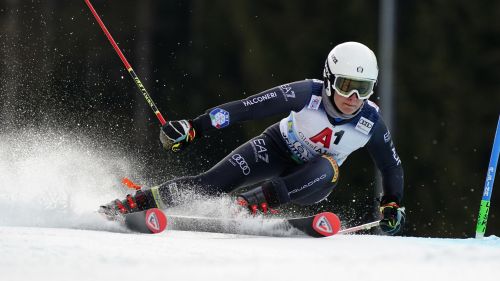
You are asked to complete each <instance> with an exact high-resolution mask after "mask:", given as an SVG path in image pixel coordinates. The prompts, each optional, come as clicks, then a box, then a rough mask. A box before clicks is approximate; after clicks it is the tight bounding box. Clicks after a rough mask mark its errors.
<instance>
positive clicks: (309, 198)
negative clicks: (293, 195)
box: [292, 184, 335, 206]
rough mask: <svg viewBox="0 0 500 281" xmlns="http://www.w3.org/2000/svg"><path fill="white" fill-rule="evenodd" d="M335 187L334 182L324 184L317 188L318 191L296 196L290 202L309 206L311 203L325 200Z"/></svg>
mask: <svg viewBox="0 0 500 281" xmlns="http://www.w3.org/2000/svg"><path fill="white" fill-rule="evenodd" d="M334 188H335V185H334V184H329V185H326V186H324V187H323V188H321V189H319V190H318V191H316V192H314V193H312V194H309V195H306V196H304V197H302V198H297V199H295V200H293V201H292V203H294V204H297V205H300V206H309V205H313V204H316V203H319V202H321V201H323V200H325V199H326V198H327V197H328V195H330V193H332V191H333V189H334Z"/></svg>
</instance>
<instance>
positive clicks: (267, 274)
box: [0, 134, 500, 281]
mask: <svg viewBox="0 0 500 281" xmlns="http://www.w3.org/2000/svg"><path fill="white" fill-rule="evenodd" d="M56 136H57V135H56ZM20 140H22V141H20ZM131 173H133V167H132V165H131V164H130V163H129V162H128V161H127V160H126V157H121V156H119V155H116V154H113V153H111V152H109V151H108V150H100V149H98V148H95V147H94V148H89V146H85V145H82V144H81V143H75V142H74V141H73V139H71V138H69V139H66V138H64V137H60V136H58V137H57V138H54V136H47V135H42V136H41V135H38V136H37V135H35V134H29V137H26V136H19V135H15V136H3V137H2V138H0V183H1V185H0V280H2V281H11V280H12V281H14V280H15V281H17V280H51V281H58V280H64V281H66V280H73V281H75V280H76V281H78V280H140V281H146V280H220V281H223V280H231V281H233V280H238V281H240V280H287V281H290V280H419V281H420V280H453V281H457V280H499V279H498V278H499V276H500V238H498V237H496V236H489V237H486V238H484V239H480V240H476V239H439V238H417V237H385V236H370V235H351V236H340V235H339V236H333V237H329V238H321V239H314V238H307V237H297V236H295V237H292V238H283V237H281V238H277V237H260V236H244V235H234V234H217V233H201V232H199V233H197V232H185V231H175V230H170V231H166V232H164V233H161V234H158V235H145V234H135V233H130V232H127V231H126V230H125V229H123V228H122V227H121V226H120V225H117V224H116V223H113V222H108V221H105V220H104V219H103V218H102V217H101V216H100V215H98V214H96V212H95V210H96V207H97V206H98V205H99V204H101V203H103V202H107V201H110V200H112V199H114V198H117V197H121V196H123V195H124V193H125V192H127V191H126V190H123V189H120V188H117V187H116V185H117V182H119V179H120V177H121V176H124V175H128V174H131ZM189 198H196V196H194V197H193V196H192V195H189ZM202 202H203V203H202V204H200V202H198V203H197V204H193V205H192V206H191V207H189V208H188V209H189V210H184V212H190V213H191V214H198V215H207V213H206V212H208V211H210V209H211V208H212V209H215V210H225V209H228V208H226V207H227V205H228V202H229V201H228V200H226V199H224V198H223V199H211V200H202ZM194 206H197V208H194ZM229 209H230V208H229ZM173 211H176V212H182V211H183V210H173ZM230 212H231V211H230ZM218 215H227V214H218Z"/></svg>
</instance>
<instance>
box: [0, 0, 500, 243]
mask: <svg viewBox="0 0 500 281" xmlns="http://www.w3.org/2000/svg"><path fill="white" fill-rule="evenodd" d="M92 3H93V5H94V7H95V8H96V10H97V12H98V13H99V14H100V15H101V17H102V20H103V21H104V23H105V24H106V25H107V27H108V29H109V31H110V32H111V34H112V35H113V37H114V38H115V40H116V41H117V42H118V44H119V46H120V48H121V49H122V51H123V53H124V55H125V56H126V57H127V59H128V61H129V62H130V63H131V65H132V67H133V68H134V70H135V71H136V73H137V74H138V76H139V78H140V79H141V81H142V82H143V84H144V85H145V87H146V88H147V89H148V91H149V93H150V95H151V96H152V98H153V100H154V101H155V102H156V104H157V106H158V108H159V109H160V111H161V112H162V113H163V114H164V116H166V118H167V119H170V120H172V119H179V118H194V117H196V116H198V115H199V114H201V113H203V112H204V111H205V110H206V109H207V108H209V107H213V106H216V105H218V104H222V103H225V102H228V101H231V100H235V99H241V98H244V97H246V96H249V95H253V94H256V93H258V92H260V91H263V90H265V89H268V88H271V87H274V86H276V85H279V84H284V83H288V82H292V81H296V80H302V79H305V78H318V79H321V76H322V71H323V65H324V60H325V59H326V55H327V54H328V52H329V51H330V50H331V49H332V48H333V47H334V46H335V45H337V44H339V43H342V42H345V41H359V42H362V43H364V44H365V45H367V46H369V47H370V48H371V49H372V50H373V51H374V52H375V53H376V54H377V56H378V58H379V68H380V71H381V72H380V73H381V74H380V78H381V80H380V83H379V85H378V87H377V89H376V95H374V96H373V98H372V100H373V101H375V102H376V103H378V104H380V105H382V115H383V116H384V117H385V118H386V119H387V120H388V123H389V124H390V129H391V131H392V135H393V138H394V140H395V143H396V146H397V149H398V152H399V155H400V157H401V160H402V162H403V165H404V169H405V198H404V205H405V206H406V209H407V215H408V219H407V225H406V228H405V235H411V236H432V237H459V238H463V237H473V235H474V231H475V224H476V218H477V215H478V210H479V203H480V200H481V196H482V191H483V185H484V181H485V176H486V169H487V166H488V161H489V158H490V152H491V147H492V143H493V136H494V133H495V127H496V123H497V120H498V116H499V113H500V94H499V92H500V79H499V75H500V21H499V20H498V19H499V18H500V2H499V1H493V0H483V1H474V2H471V1H462V0H457V1H438V0H431V1H416V0H413V1H411V0H407V1H391V0H382V1H362V0H351V1H345V0H344V1H340V0H329V1H326V0H324V1H321V0H310V1H285V0H273V1H249V0H245V1H215V0H214V1H188V0H183V1H181V0H175V1H174V0H169V1H166V0H164V1H160V0H141V1H137V0H120V1H117V0H115V1H112V0H109V1H104V0H94V1H92ZM391 5H392V6H391ZM391 7H392V8H393V9H391ZM391 93H392V97H391V95H390V94H391ZM0 99H1V103H0V106H1V107H0V133H1V134H8V133H11V132H16V131H20V130H34V131H37V132H42V133H43V132H44V131H51V132H54V131H56V132H61V134H62V133H64V134H70V135H72V136H73V137H74V138H75V142H79V139H80V138H82V139H83V138H84V139H90V140H92V143H93V145H98V146H99V147H101V148H103V149H108V150H112V151H125V152H126V153H127V155H128V156H129V160H130V162H131V163H133V166H134V168H135V171H136V173H137V174H141V175H143V176H145V177H147V178H148V180H149V181H150V183H160V182H163V181H165V180H168V179H171V178H172V177H176V176H182V175H189V174H196V173H199V172H202V171H204V170H205V169H208V168H210V167H211V166H212V165H214V164H215V163H217V162H218V161H219V160H220V159H221V158H222V157H224V156H225V155H226V154H227V153H229V152H230V151H232V150H233V149H234V148H236V147H237V146H239V145H240V144H241V143H243V142H245V141H246V140H247V139H249V138H251V137H252V136H254V135H256V134H259V133H260V132H261V131H262V130H263V129H265V128H266V127H268V126H269V125H271V124H273V123H274V122H276V121H278V120H280V119H281V118H282V117H283V116H276V117H275V118H269V119H266V120H260V121H254V122H248V123H245V124H239V125H235V126H232V127H230V128H229V129H226V130H223V131H219V132H213V133H210V134H209V135H208V136H207V137H206V138H205V139H202V140H199V141H198V142H197V144H196V145H193V146H191V147H189V148H188V149H187V151H185V152H181V153H178V154H173V153H168V152H165V151H162V148H161V145H160V143H159V140H158V134H159V123H158V121H157V119H156V117H155V116H154V115H153V114H152V112H151V111H150V109H149V107H148V105H147V103H146V102H145V101H144V99H143V97H142V95H140V93H139V92H138V90H137V89H136V86H135V84H134V82H133V81H132V79H131V78H130V77H129V74H128V72H127V71H126V70H125V69H124V67H123V64H122V62H121V61H120V59H119V57H118V56H117V55H116V53H115V52H114V50H113V49H112V47H111V45H110V44H109V42H108V41H107V39H106V37H105V36H104V34H103V33H102V31H101V29H100V28H99V26H98V25H97V23H96V21H95V19H94V18H93V17H92V14H91V13H90V11H89V9H88V8H87V6H86V5H85V3H84V1H83V0H81V1H56V0H45V1H41V0H31V1H21V0H2V1H1V3H0ZM19 142H21V143H22V142H23V139H19ZM499 181H500V180H499V179H497V184H496V189H497V190H494V191H493V196H492V204H491V209H490V216H489V221H488V228H487V234H496V235H498V233H499V232H500V220H499V216H500V202H498V201H499V200H500V190H498V189H500V187H499V186H498V185H499V184H498V182H499ZM376 183H377V180H376V173H375V167H374V165H373V163H372V162H371V159H370V157H369V156H368V154H367V153H366V151H364V150H363V149H362V150H360V151H357V152H355V153H353V154H352V155H351V156H350V158H349V160H348V161H346V163H345V164H344V165H343V166H342V167H341V179H340V183H339V185H338V186H337V187H336V190H335V191H334V192H333V193H332V194H331V195H330V197H329V198H328V200H327V201H324V202H322V203H320V204H318V205H316V206H312V207H311V208H310V209H309V210H307V211H309V212H314V211H317V210H331V211H334V212H336V213H339V215H341V216H343V217H344V218H346V220H348V221H352V222H366V221H367V220H369V219H370V216H371V213H372V211H373V205H374V201H375V197H376V196H375V191H374V190H375V186H376Z"/></svg>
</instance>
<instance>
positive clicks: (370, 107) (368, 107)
mask: <svg viewBox="0 0 500 281" xmlns="http://www.w3.org/2000/svg"><path fill="white" fill-rule="evenodd" d="M379 110H380V108H379V107H378V105H377V104H376V103H374V102H373V101H371V100H368V101H366V103H365V104H364V106H363V108H361V112H360V113H359V115H358V116H360V117H363V118H366V119H369V120H370V121H372V122H374V123H377V122H378V121H379V120H381V117H380V113H379Z"/></svg>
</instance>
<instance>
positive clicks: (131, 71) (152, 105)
mask: <svg viewBox="0 0 500 281" xmlns="http://www.w3.org/2000/svg"><path fill="white" fill-rule="evenodd" d="M85 3H86V4H87V6H88V7H89V9H90V11H91V12H92V14H93V15H94V18H95V19H96V21H97V23H98V24H99V26H101V29H102V31H103V32H104V34H106V37H108V40H109V43H111V45H112V46H113V48H114V49H115V51H116V53H117V54H118V56H119V57H120V59H121V60H122V62H123V64H124V65H125V68H126V69H127V71H128V73H130V76H132V79H134V82H135V84H136V85H137V88H139V90H140V91H141V93H142V95H143V96H144V98H145V99H146V101H147V103H148V104H149V106H150V107H151V109H152V110H153V112H154V113H155V115H156V117H157V118H158V120H159V121H160V123H161V125H162V126H163V125H165V124H166V123H167V122H166V121H165V119H164V118H163V115H161V112H160V111H159V110H158V108H157V107H156V105H155V103H154V102H153V99H151V97H150V96H149V94H148V91H146V88H144V86H143V85H142V82H141V80H139V77H137V75H136V74H135V71H134V70H133V69H132V66H130V64H129V63H128V61H127V59H126V58H125V56H124V55H123V53H122V51H121V50H120V48H118V45H117V44H116V42H115V40H114V39H113V36H111V34H110V33H109V31H108V29H107V28H106V26H105V25H104V23H103V22H102V20H101V18H100V17H99V15H98V14H97V12H96V10H95V9H94V6H92V4H91V3H90V0H85Z"/></svg>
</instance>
